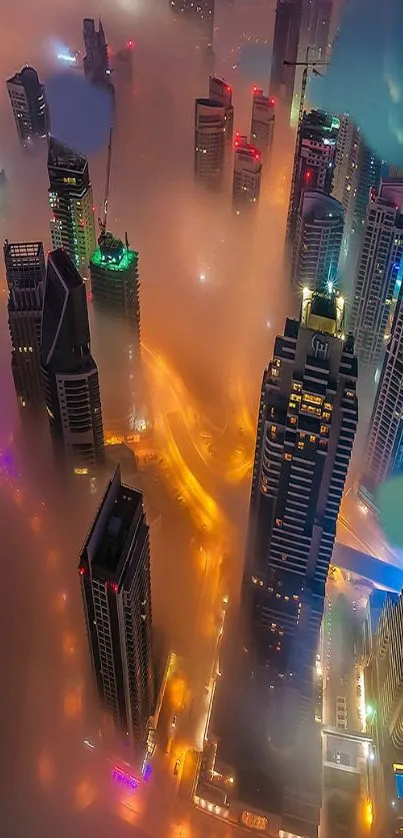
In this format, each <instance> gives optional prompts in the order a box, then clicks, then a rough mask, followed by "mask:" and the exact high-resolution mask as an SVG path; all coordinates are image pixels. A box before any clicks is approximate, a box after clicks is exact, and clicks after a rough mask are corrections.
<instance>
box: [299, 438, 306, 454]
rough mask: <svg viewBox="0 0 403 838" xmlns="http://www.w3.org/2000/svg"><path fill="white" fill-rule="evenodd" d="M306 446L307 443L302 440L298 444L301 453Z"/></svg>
mask: <svg viewBox="0 0 403 838" xmlns="http://www.w3.org/2000/svg"><path fill="white" fill-rule="evenodd" d="M304 445H305V443H304V442H302V440H300V441H299V443H298V448H299V449H300V451H302V449H303V447H304Z"/></svg>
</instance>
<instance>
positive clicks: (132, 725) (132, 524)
mask: <svg viewBox="0 0 403 838" xmlns="http://www.w3.org/2000/svg"><path fill="white" fill-rule="evenodd" d="M79 573H80V581H81V592H82V597H83V603H84V612H85V619H86V625H87V637H88V642H89V646H90V653H91V662H92V669H93V674H94V680H95V685H96V690H97V693H98V696H99V699H100V702H101V705H102V706H103V707H104V708H105V709H106V710H107V711H108V712H109V714H110V716H111V717H112V719H113V721H114V724H115V728H116V730H117V731H119V732H121V733H122V734H123V736H124V738H125V740H126V741H127V739H128V740H129V744H130V745H131V746H132V747H134V748H135V749H136V750H137V753H138V755H139V756H141V749H142V748H143V747H144V745H145V741H146V738H147V724H148V720H149V717H150V716H151V714H152V712H153V709H154V679H153V659H152V624H151V578H150V577H151V574H150V540H149V531H148V526H147V523H146V518H145V513H144V507H143V496H142V494H141V492H139V491H137V490H136V489H131V488H129V487H128V486H124V485H122V483H121V478H120V470H119V468H118V469H117V470H116V472H115V475H114V477H113V479H112V480H111V481H110V482H109V485H108V487H107V490H106V492H105V495H104V497H103V500H102V502H101V504H100V506H99V509H98V511H97V514H96V516H95V519H94V522H93V524H92V527H91V530H90V532H89V535H88V537H87V539H86V542H85V544H84V547H83V550H82V553H81V556H80V564H79Z"/></svg>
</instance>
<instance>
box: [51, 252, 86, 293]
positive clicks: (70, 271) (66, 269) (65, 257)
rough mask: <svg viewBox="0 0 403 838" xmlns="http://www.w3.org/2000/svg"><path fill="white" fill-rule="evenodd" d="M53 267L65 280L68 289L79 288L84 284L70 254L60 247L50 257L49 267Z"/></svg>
mask: <svg viewBox="0 0 403 838" xmlns="http://www.w3.org/2000/svg"><path fill="white" fill-rule="evenodd" d="M49 264H50V265H52V266H53V267H54V268H55V270H56V271H57V273H59V274H60V276H61V277H62V279H63V282H64V283H65V285H66V286H67V288H70V289H72V288H78V287H79V286H80V285H82V284H83V279H82V276H81V275H80V274H79V273H78V270H77V268H76V267H75V265H74V264H73V262H72V261H71V259H70V256H69V254H68V253H67V252H66V251H65V250H63V248H62V247H59V248H58V249H57V250H52V251H51V252H50V253H49V256H48V265H49Z"/></svg>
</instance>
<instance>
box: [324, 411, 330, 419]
mask: <svg viewBox="0 0 403 838" xmlns="http://www.w3.org/2000/svg"><path fill="white" fill-rule="evenodd" d="M323 418H324V419H330V413H328V412H327V411H326V410H325V411H324V412H323Z"/></svg>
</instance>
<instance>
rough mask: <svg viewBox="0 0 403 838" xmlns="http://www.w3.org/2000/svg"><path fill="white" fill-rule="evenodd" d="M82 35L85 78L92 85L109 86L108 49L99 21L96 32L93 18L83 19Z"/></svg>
mask: <svg viewBox="0 0 403 838" xmlns="http://www.w3.org/2000/svg"><path fill="white" fill-rule="evenodd" d="M83 35H84V44H85V56H84V60H83V66H84V75H85V77H86V78H87V79H88V80H89V81H91V82H92V83H93V84H98V85H101V86H102V85H106V86H109V85H110V83H111V82H110V68H109V59H108V48H107V45H106V39H105V32H104V28H103V26H102V22H101V20H100V21H99V27H98V31H97V30H96V28H95V21H94V20H93V18H90V17H86V18H84V21H83Z"/></svg>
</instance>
